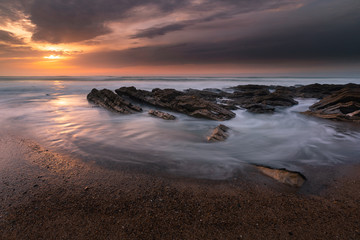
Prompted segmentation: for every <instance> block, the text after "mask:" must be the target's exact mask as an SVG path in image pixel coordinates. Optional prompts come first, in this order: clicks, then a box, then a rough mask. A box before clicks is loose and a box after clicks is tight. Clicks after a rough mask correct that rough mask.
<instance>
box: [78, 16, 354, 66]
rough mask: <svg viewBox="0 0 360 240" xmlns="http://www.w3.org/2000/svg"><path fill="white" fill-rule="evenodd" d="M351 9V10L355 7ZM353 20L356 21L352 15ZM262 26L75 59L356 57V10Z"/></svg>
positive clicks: (152, 61) (123, 62) (154, 61)
mask: <svg viewBox="0 0 360 240" xmlns="http://www.w3.org/2000/svg"><path fill="white" fill-rule="evenodd" d="M354 13H355V12H354ZM354 19H355V20H357V21H354ZM301 26H302V28H291V27H289V28H285V29H278V30H277V31H270V32H262V33H261V34H256V35H250V36H248V37H245V38H237V39H232V40H222V41H210V40H209V41H202V42H187V43H183V44H165V45H156V46H145V47H138V48H131V49H126V50H121V51H104V52H96V53H91V54H84V55H82V56H80V58H79V59H77V60H75V61H76V63H77V64H83V65H89V66H99V67H112V68H114V67H115V68H116V67H124V66H142V65H157V66H161V65H182V64H214V63H223V64H243V63H269V64H271V63H274V62H284V63H286V62H306V61H308V62H318V63H321V62H331V61H335V62H336V61H338V62H342V61H352V62H355V61H357V62H359V61H360V45H359V42H360V32H359V31H358V29H360V16H356V15H351V14H350V15H348V16H347V17H346V18H345V17H344V18H341V19H338V18H334V19H333V20H332V21H330V20H329V21H326V22H318V23H313V24H312V25H307V24H305V25H301Z"/></svg>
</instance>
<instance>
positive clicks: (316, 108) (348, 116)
mask: <svg viewBox="0 0 360 240" xmlns="http://www.w3.org/2000/svg"><path fill="white" fill-rule="evenodd" d="M304 114H306V115H310V116H315V117H319V118H324V119H330V120H337V121H348V122H356V123H360V87H357V88H350V87H346V88H344V89H342V90H340V91H337V92H335V93H334V94H332V95H330V96H328V97H325V98H324V99H322V100H320V101H319V102H317V103H315V104H314V105H312V106H310V110H309V111H306V112H304Z"/></svg>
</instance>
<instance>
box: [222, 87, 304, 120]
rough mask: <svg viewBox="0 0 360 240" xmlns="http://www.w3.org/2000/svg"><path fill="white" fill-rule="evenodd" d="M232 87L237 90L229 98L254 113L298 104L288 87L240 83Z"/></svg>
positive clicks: (268, 111) (270, 111)
mask: <svg viewBox="0 0 360 240" xmlns="http://www.w3.org/2000/svg"><path fill="white" fill-rule="evenodd" d="M232 89H234V90H235V91H234V92H233V93H232V94H231V95H230V96H228V98H230V99H231V100H233V101H234V104H236V105H239V106H241V107H242V108H245V109H247V110H248V111H249V112H253V113H272V112H274V111H275V107H278V106H281V107H290V106H293V105H296V104H298V102H297V101H295V100H294V99H293V97H294V94H292V91H291V90H288V89H287V88H286V87H284V88H283V89H281V90H280V89H277V90H275V87H269V86H263V85H244V86H241V85H240V86H236V87H234V88H232ZM270 90H272V91H273V92H271V91H270Z"/></svg>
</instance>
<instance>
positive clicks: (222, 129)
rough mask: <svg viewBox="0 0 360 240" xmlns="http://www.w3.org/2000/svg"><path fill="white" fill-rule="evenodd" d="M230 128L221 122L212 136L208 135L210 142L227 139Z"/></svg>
mask: <svg viewBox="0 0 360 240" xmlns="http://www.w3.org/2000/svg"><path fill="white" fill-rule="evenodd" d="M228 130H229V128H228V127H227V126H225V125H223V124H220V125H219V126H217V127H216V128H215V129H214V130H213V132H212V133H211V135H210V136H208V137H207V140H208V142H219V141H225V140H226V139H227V138H228V137H229V134H228V133H227V132H228Z"/></svg>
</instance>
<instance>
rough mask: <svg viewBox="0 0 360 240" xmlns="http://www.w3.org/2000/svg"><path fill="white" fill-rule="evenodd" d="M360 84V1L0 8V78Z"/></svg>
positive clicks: (203, 0)
mask: <svg viewBox="0 0 360 240" xmlns="http://www.w3.org/2000/svg"><path fill="white" fill-rule="evenodd" d="M216 74H229V75H240V76H262V75H298V76H301V75H312V76H322V75H324V76H360V1H359V0H157V1H154V0H0V75H2V76H6V75H7V76H23V75H31V76H41V75H42V76H52V75H216Z"/></svg>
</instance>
